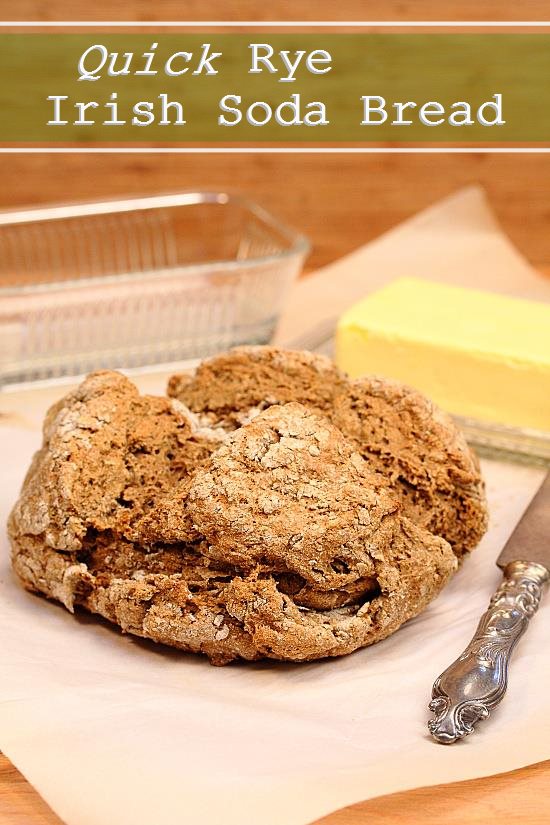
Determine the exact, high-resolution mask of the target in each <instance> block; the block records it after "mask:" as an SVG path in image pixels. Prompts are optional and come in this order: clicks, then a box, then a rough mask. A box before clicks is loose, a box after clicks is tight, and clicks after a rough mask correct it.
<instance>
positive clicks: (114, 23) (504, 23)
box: [0, 20, 550, 28]
mask: <svg viewBox="0 0 550 825" xmlns="http://www.w3.org/2000/svg"><path fill="white" fill-rule="evenodd" d="M0 26H25V27H31V26H42V27H44V28H51V27H55V26H80V27H83V28H90V27H93V26H108V27H120V26H132V27H140V28H142V27H146V26H147V27H152V28H155V27H156V26H192V27H193V28H197V27H200V26H225V27H241V28H248V27H250V26H257V27H259V28H266V27H271V26H285V27H286V26H289V27H292V26H299V27H304V26H310V27H314V26H317V27H319V26H322V27H331V28H343V27H348V26H356V27H366V26H369V27H371V26H399V27H404V28H414V27H419V26H426V27H430V28H435V27H456V26H467V27H469V28H482V27H484V26H497V27H499V28H514V27H521V26H550V20H346V21H343V20H139V21H138V20H48V21H42V20H17V21H15V20H0Z"/></svg>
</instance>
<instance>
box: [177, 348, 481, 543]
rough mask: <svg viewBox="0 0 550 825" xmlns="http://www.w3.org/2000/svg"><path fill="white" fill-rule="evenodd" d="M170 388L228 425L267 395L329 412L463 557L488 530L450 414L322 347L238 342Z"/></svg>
mask: <svg viewBox="0 0 550 825" xmlns="http://www.w3.org/2000/svg"><path fill="white" fill-rule="evenodd" d="M168 395H169V396H171V397H174V398H178V399H179V400H180V401H182V403H184V404H185V405H187V406H188V407H189V408H190V409H191V410H193V412H194V413H196V414H197V415H198V416H199V418H200V419H201V420H202V421H204V423H205V424H208V426H210V427H214V428H222V429H225V430H226V431H230V430H231V429H234V428H235V427H237V426H239V425H240V423H242V422H243V421H248V420H251V419H252V418H253V417H254V415H257V414H258V412H259V411H260V410H262V409H266V408H267V407H269V406H270V405H271V404H285V403H287V402H288V401H296V402H299V403H302V404H305V405H306V406H308V407H309V408H311V409H313V410H315V411H318V412H321V413H322V414H323V415H325V416H326V417H327V418H328V419H329V420H330V421H331V422H332V423H333V424H334V425H335V426H336V427H337V428H338V429H339V430H340V431H341V432H342V433H343V435H344V436H345V438H346V439H347V440H348V441H349V442H350V443H351V444H352V445H353V446H354V448H355V449H356V450H357V452H359V453H360V455H362V456H363V457H364V458H365V459H366V460H367V461H368V464H369V467H370V468H371V469H373V470H374V471H376V472H378V473H379V474H380V476H381V478H382V479H383V480H384V483H387V484H389V485H390V486H391V489H392V491H393V494H394V496H395V497H396V498H397V499H398V501H399V503H400V504H401V507H402V510H403V513H404V514H405V515H406V516H408V517H409V518H410V519H411V520H412V521H414V522H415V523H417V524H419V525H421V526H423V527H426V528H427V529H428V530H430V531H431V532H433V533H435V534H436V535H440V536H442V537H443V538H445V539H446V540H447V541H448V542H449V543H450V544H451V546H452V547H453V550H454V552H455V553H456V555H457V557H458V558H461V557H462V556H463V555H464V554H465V553H467V552H469V551H470V550H472V549H473V548H474V547H475V546H476V545H477V543H478V542H479V540H480V539H481V537H482V536H483V534H484V533H485V531H486V529H487V520H488V517H487V502H486V498H485V489H484V484H483V480H482V478H481V474H480V471H479V463H478V461H477V458H476V456H475V454H474V453H473V452H472V450H470V448H469V447H468V445H467V444H466V441H465V439H464V437H463V435H462V433H461V432H460V431H459V430H458V428H457V427H456V425H455V424H454V422H453V421H452V419H451V418H450V416H448V415H447V414H445V413H444V412H442V411H441V410H440V409H438V408H437V407H436V406H435V405H434V404H432V403H431V402H430V401H429V400H428V399H427V398H425V397H424V396H423V395H421V393H419V392H417V391H416V390H413V389H411V388H410V387H406V386H404V385H402V384H399V383H398V382H395V381H392V380H390V379H386V378H380V377H376V376H366V377H364V378H361V379H357V380H355V381H352V380H350V379H348V378H347V377H346V376H345V375H344V374H343V373H341V372H340V371H339V370H338V369H337V368H336V367H335V366H334V364H333V363H332V362H331V361H330V360H329V359H328V358H325V357H324V356H321V355H313V354H311V353H302V352H293V351H287V350H280V349H277V348H275V347H240V348H237V349H234V350H231V351H230V352H227V353H223V354H222V355H219V356H215V357H214V358H211V359H209V360H207V361H204V362H203V363H202V364H201V365H200V366H199V367H198V368H197V370H196V372H195V373H194V374H186V375H175V376H172V378H171V379H170V381H169V384H168Z"/></svg>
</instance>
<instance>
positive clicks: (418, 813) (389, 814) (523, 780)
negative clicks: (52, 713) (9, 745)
mask: <svg viewBox="0 0 550 825" xmlns="http://www.w3.org/2000/svg"><path fill="white" fill-rule="evenodd" d="M434 747H437V746H436V745H434ZM441 747H442V746H441ZM549 796H550V761H548V762H541V763H539V764H538V765H531V766H530V767H528V768H522V769H521V770H518V771H512V772H511V773H505V774H499V775H498V776H490V777H487V778H485V779H474V780H472V781H470V782H455V783H453V784H452V785H437V786H435V787H433V788H417V789H416V790H414V791H408V792H407V793H398V794H391V795H390V796H379V797H377V798H376V799H370V800H368V801H367V802H361V803H359V804H358V805H352V806H351V807H349V808H342V809H341V810H340V811H335V812H334V813H333V814H330V816H327V817H324V818H323V819H320V820H318V822H317V825H321V824H322V825H362V823H366V822H368V823H369V825H384V824H385V823H390V822H391V823H396V825H399V823H403V824H404V825H441V823H445V825H490V824H491V825H492V823H494V822H499V821H501V822H505V823H506V825H548V823H549V822H550V801H549ZM0 825H61V820H60V819H59V817H57V816H56V815H55V814H54V812H53V811H52V810H51V808H49V807H48V805H46V803H45V802H44V800H43V799H42V798H41V797H40V796H39V795H38V794H37V793H36V791H35V790H34V789H33V788H32V787H31V785H29V783H28V782H27V781H26V780H25V778H24V777H23V776H22V775H21V774H20V773H19V771H17V770H16V769H15V768H14V767H13V765H12V764H11V762H9V760H8V759H6V757H5V756H2V755H0ZM243 825H248V823H243Z"/></svg>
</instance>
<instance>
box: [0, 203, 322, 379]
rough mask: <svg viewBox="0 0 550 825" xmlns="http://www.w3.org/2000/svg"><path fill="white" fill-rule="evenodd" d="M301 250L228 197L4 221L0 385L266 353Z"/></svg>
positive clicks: (297, 239) (0, 225)
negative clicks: (241, 350)
mask: <svg viewBox="0 0 550 825" xmlns="http://www.w3.org/2000/svg"><path fill="white" fill-rule="evenodd" d="M308 250H309V244H308V242H307V241H306V239H305V238H304V237H303V236H301V235H299V234H297V233H296V232H294V231H292V230H290V229H288V228H287V227H285V226H283V225H282V224H280V223H279V222H278V221H276V220H275V219H274V218H273V217H272V216H271V215H269V214H268V213H267V212H265V211H264V210H263V209H261V208H260V207H258V206H257V205H255V204H253V203H251V202H249V201H247V200H246V199H244V198H242V197H240V196H237V195H232V194H227V193H225V192H183V193H180V194H174V195H161V196H157V197H146V198H135V199H128V200H119V201H112V202H104V203H88V204H78V205H70V206H55V207H47V208H40V209H32V210H26V211H17V212H4V213H0V386H1V385H2V384H8V383H13V382H17V383H19V382H28V381H36V380H43V379H51V378H58V377H61V376H65V375H79V374H81V373H86V372H88V371H89V370H92V369H98V368H117V367H120V368H133V367H138V366H143V365H148V364H157V363H167V362H174V361H181V360H186V359H191V358H201V357H204V356H206V355H210V354H212V353H214V352H217V351H220V350H223V349H226V348H228V347H231V346H235V345H237V344H244V343H257V344H261V343H266V342H268V341H269V340H270V339H271V337H272V334H273V332H274V329H275V326H276V323H277V320H278V316H279V314H280V312H281V309H282V306H283V303H284V299H285V296H286V294H287V292H288V289H289V287H290V286H291V284H292V282H293V281H294V279H295V278H296V277H297V275H298V273H299V272H300V270H301V267H302V264H303V261H304V258H305V256H306V254H307V252H308Z"/></svg>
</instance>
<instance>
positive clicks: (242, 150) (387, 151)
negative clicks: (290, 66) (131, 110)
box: [0, 146, 550, 155]
mask: <svg viewBox="0 0 550 825" xmlns="http://www.w3.org/2000/svg"><path fill="white" fill-rule="evenodd" d="M548 153H550V146H549V147H542V146H541V147H538V146H537V147H531V146H528V147H519V146H511V147H500V146H499V147H494V146H491V147H483V146H476V147H464V146H460V147H454V148H447V147H434V148H428V147H425V146H422V147H411V148H404V147H374V146H369V147H363V146H360V147H356V148H350V147H343V146H329V147H321V146H312V147H305V146H298V147H287V146H285V147H282V146H274V147H266V146H255V147H240V146H239V147H235V146H226V147H223V146H222V147H215V148H214V147H210V146H208V147H207V146H204V147H202V146H193V147H189V148H180V147H173V148H168V147H148V148H140V147H134V146H132V147H125V148H118V147H114V148H108V149H107V148H104V147H98V148H95V149H92V148H89V149H80V148H79V149H73V148H70V147H67V148H65V147H57V146H56V147H49V146H44V147H42V146H39V147H33V148H32V149H29V148H17V147H7V148H0V154H11V155H18V154H23V155H39V154H66V155H79V154H92V155H94V154H95V155H105V154H107V155H108V154H111V155H117V154H126V155H135V154H142V155H145V154H148V155H161V154H173V155H178V154H189V155H239V154H241V155H247V154H250V155H259V154H273V155H281V154H295V155H304V154H312V155H315V154H328V155H331V154H332V155H335V154H340V155H343V154H384V155H392V154H394V155H398V154H399V155H420V154H425V155H427V154H434V155H435V154H462V155H464V154H525V155H530V154H535V155H536V154H548Z"/></svg>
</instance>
